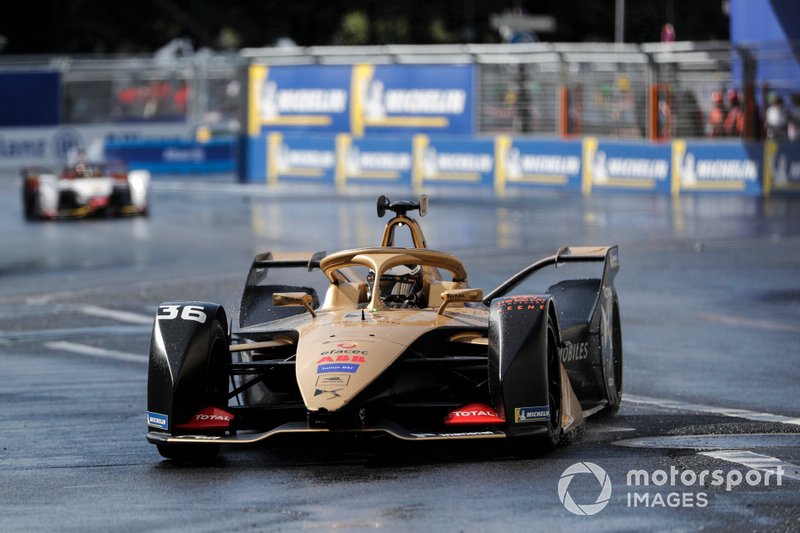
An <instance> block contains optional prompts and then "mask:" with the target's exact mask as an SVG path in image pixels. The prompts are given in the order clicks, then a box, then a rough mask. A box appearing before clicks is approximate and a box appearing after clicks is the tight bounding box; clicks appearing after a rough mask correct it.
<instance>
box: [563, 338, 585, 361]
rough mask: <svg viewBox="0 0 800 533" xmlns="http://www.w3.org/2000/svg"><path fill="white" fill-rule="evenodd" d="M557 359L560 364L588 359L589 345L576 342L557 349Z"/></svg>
mask: <svg viewBox="0 0 800 533" xmlns="http://www.w3.org/2000/svg"><path fill="white" fill-rule="evenodd" d="M558 357H559V359H561V362H562V363H568V362H570V361H582V360H584V359H586V358H588V357H589V343H588V342H576V343H571V344H567V345H566V346H563V347H561V348H559V349H558Z"/></svg>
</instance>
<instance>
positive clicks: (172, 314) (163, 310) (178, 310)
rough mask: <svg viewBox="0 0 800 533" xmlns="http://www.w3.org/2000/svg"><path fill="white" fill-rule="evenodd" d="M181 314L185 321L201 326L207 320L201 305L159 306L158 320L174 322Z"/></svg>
mask: <svg viewBox="0 0 800 533" xmlns="http://www.w3.org/2000/svg"><path fill="white" fill-rule="evenodd" d="M179 314H180V317H181V319H183V320H194V321H195V322H200V323H201V324H204V323H205V321H206V318H207V317H206V314H205V313H204V312H203V306H201V305H159V306H158V314H157V315H156V319H158V320H174V319H176V318H178V315H179Z"/></svg>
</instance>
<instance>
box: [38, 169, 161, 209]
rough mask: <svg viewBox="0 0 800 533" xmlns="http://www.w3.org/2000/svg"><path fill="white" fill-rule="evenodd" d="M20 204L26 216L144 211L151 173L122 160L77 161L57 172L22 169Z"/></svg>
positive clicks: (146, 206)
mask: <svg viewBox="0 0 800 533" xmlns="http://www.w3.org/2000/svg"><path fill="white" fill-rule="evenodd" d="M22 180H23V186H22V205H23V210H24V213H25V218H26V219H28V220H39V219H55V218H60V217H69V218H80V217H86V216H90V215H147V209H148V203H147V200H148V188H149V185H150V173H149V172H148V171H146V170H128V169H127V167H126V166H125V165H124V164H123V163H117V162H108V163H93V162H89V161H78V162H76V163H74V164H72V165H69V166H67V167H65V168H64V169H63V170H62V171H61V172H60V173H55V172H53V171H52V170H50V169H48V168H42V167H26V168H23V169H22Z"/></svg>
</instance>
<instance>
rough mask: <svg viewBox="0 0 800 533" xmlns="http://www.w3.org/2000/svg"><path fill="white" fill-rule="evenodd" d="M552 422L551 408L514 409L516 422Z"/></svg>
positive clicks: (545, 406)
mask: <svg viewBox="0 0 800 533" xmlns="http://www.w3.org/2000/svg"><path fill="white" fill-rule="evenodd" d="M549 420H550V407H549V406H547V405H544V406H541V407H517V408H515V409H514V422H516V423H517V424H523V423H525V422H547V421H549Z"/></svg>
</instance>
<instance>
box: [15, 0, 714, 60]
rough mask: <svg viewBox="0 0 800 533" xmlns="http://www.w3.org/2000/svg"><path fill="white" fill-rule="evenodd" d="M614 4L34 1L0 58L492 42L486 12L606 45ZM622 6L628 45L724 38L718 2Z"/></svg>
mask: <svg viewBox="0 0 800 533" xmlns="http://www.w3.org/2000/svg"><path fill="white" fill-rule="evenodd" d="M615 2H616V0H592V1H578V0H574V1H568V0H495V1H492V2H487V1H481V0H462V1H457V0H453V1H448V0H394V1H386V0H328V1H325V2H321V1H318V0H291V1H288V2H287V1H285V0H280V1H279V0H258V1H256V0H237V1H235V2H230V1H228V2H225V1H221V0H139V2H126V3H122V2H108V1H101V0H69V1H64V0H34V2H33V4H34V5H30V4H26V3H23V2H14V3H13V4H12V5H8V6H4V7H6V12H5V13H4V16H3V17H2V18H0V35H2V36H5V37H6V38H7V44H6V46H5V49H4V50H3V51H2V52H3V53H5V54H25V53H42V54H84V53H89V54H91V53H103V54H109V53H151V52H153V51H155V50H157V49H158V48H160V47H161V46H163V45H165V44H166V43H168V42H169V41H171V40H172V39H175V38H179V37H184V38H188V39H190V40H191V42H192V43H193V45H194V47H195V48H202V47H207V48H211V49H216V50H222V49H230V48H237V47H261V46H272V45H274V44H275V43H276V42H278V40H280V39H284V40H285V39H287V38H288V39H291V40H292V41H294V42H295V43H297V44H298V45H301V46H321V45H369V44H388V43H395V44H432V43H465V42H475V43H493V42H499V41H500V36H499V34H498V32H497V31H496V29H495V28H492V27H491V24H490V17H491V15H492V14H497V13H501V12H504V11H518V12H524V13H526V14H529V15H549V16H553V17H555V19H556V29H555V31H554V32H551V33H547V34H541V35H539V36H538V37H539V39H540V40H543V41H551V42H582V41H612V40H613V38H614V6H615ZM674 3H675V0H666V1H665V0H635V1H634V0H628V1H627V2H626V27H625V36H626V41H628V42H652V41H658V40H659V35H660V30H661V27H662V25H663V24H664V23H665V22H672V23H673V24H674V26H675V27H676V29H677V35H678V39H679V40H708V39H723V40H724V39H727V38H728V35H729V30H728V25H729V22H728V19H727V17H726V16H725V15H724V14H723V12H722V0H694V1H693V2H692V4H691V7H689V6H682V8H681V10H677V9H675V8H674Z"/></svg>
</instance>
